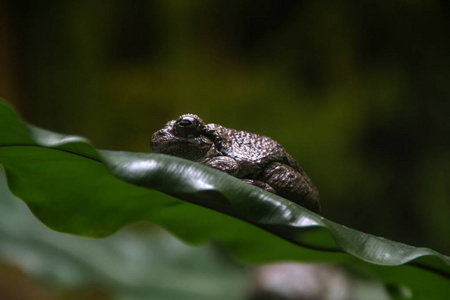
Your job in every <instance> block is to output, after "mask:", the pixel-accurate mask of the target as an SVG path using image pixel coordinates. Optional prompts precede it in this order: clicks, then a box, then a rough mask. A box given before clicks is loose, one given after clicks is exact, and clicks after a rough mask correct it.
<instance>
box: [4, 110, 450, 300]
mask: <svg viewBox="0 0 450 300" xmlns="http://www.w3.org/2000/svg"><path fill="white" fill-rule="evenodd" d="M0 164H2V165H3V166H4V167H5V170H6V174H7V178H8V184H9V187H10V189H11V191H12V192H13V193H14V194H15V195H16V196H18V197H19V198H21V199H23V200H24V201H25V202H26V203H27V205H28V206H29V208H30V209H31V210H32V212H33V213H34V214H35V215H36V217H38V218H39V219H40V220H41V221H42V222H43V223H45V224H46V225H47V226H49V227H51V228H53V229H54V230H57V231H63V232H68V233H72V234H78V235H85V236H92V237H100V236H106V235H109V234H111V233H113V232H115V231H116V230H118V229H119V228H121V227H123V226H124V225H126V224H130V223H133V222H135V221H139V220H148V221H151V222H154V223H157V224H160V225H162V226H163V227H165V228H167V229H168V230H169V231H171V232H172V233H173V234H174V235H176V236H178V237H179V238H181V239H183V240H184V241H186V242H188V243H191V244H199V243H202V242H205V241H207V240H217V241H219V242H221V243H222V244H223V245H224V246H225V247H226V248H227V250H228V251H229V252H230V253H231V254H232V255H233V256H235V257H236V258H238V259H240V260H242V261H246V262H252V263H262V262H273V261H278V260H298V261H306V262H346V263H351V264H352V265H353V266H355V267H357V268H361V269H363V270H366V271H367V272H369V273H372V274H373V275H374V276H377V277H379V278H381V279H382V280H383V281H384V282H385V283H387V284H403V285H405V286H406V287H409V288H410V289H411V290H412V291H413V294H414V296H416V297H418V298H420V297H422V296H424V295H427V296H428V297H430V295H432V296H433V297H432V298H433V299H437V298H439V297H441V298H442V297H443V296H445V295H450V258H449V257H447V256H444V255H441V254H439V253H437V252H435V251H433V250H431V249H427V248H416V247H412V246H408V245H405V244H401V243H397V242H394V241H390V240H386V239H383V238H379V237H375V236H373V235H370V234H365V233H362V232H359V231H356V230H353V229H350V228H347V227H345V226H342V225H339V224H336V223H334V222H332V221H329V220H327V219H325V218H323V217H321V216H319V215H317V214H315V213H312V212H310V211H308V210H307V209H304V208H302V207H301V206H299V205H296V204H294V203H292V202H290V201H288V200H286V199H283V198H281V197H278V196H276V195H273V194H271V193H268V192H265V191H263V190H261V189H259V188H256V187H254V186H251V185H248V184H246V183H244V182H242V181H240V180H238V179H236V178H233V177H231V176H228V175H226V174H224V173H221V172H219V171H217V170H214V169H212V168H208V167H205V166H203V165H200V164H197V163H194V162H191V161H187V160H184V159H180V158H176V157H170V156H166V155H162V154H150V153H130V152H117V151H99V150H96V149H95V148H94V147H93V146H92V145H91V144H90V143H89V142H88V141H87V140H85V139H83V138H80V137H75V136H67V135H61V134H56V133H52V132H49V131H46V130H42V129H38V128H36V127H34V126H31V125H27V124H26V123H24V122H23V121H22V120H21V119H20V118H19V117H18V116H17V114H16V113H15V112H14V111H13V110H12V109H11V108H10V107H8V106H7V105H6V104H4V103H1V104H0ZM385 266H397V267H395V268H394V267H390V268H387V267H385ZM427 280H429V283H432V284H428V281H427ZM424 299H425V298H424Z"/></svg>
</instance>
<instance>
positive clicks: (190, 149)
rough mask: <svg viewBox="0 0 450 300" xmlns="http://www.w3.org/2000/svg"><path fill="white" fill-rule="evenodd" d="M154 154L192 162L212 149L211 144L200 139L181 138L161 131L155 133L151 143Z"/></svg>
mask: <svg viewBox="0 0 450 300" xmlns="http://www.w3.org/2000/svg"><path fill="white" fill-rule="evenodd" d="M150 148H151V149H152V152H154V153H163V154H169V155H174V156H178V157H183V158H187V159H190V160H198V159H199V158H201V157H203V156H204V155H205V154H206V152H208V150H209V149H210V148H211V142H210V141H208V140H205V141H203V139H202V138H201V137H198V138H181V137H177V136H175V135H174V134H173V133H172V132H170V130H167V129H164V128H163V129H161V130H159V131H157V132H155V133H154V134H153V136H152V139H151V142H150Z"/></svg>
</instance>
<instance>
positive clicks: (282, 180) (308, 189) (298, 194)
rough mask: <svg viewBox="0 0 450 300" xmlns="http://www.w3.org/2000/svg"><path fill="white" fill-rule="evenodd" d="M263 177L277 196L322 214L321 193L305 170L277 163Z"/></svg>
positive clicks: (266, 170)
mask: <svg viewBox="0 0 450 300" xmlns="http://www.w3.org/2000/svg"><path fill="white" fill-rule="evenodd" d="M263 176H264V177H263V180H264V182H267V184H269V185H270V186H271V187H273V188H274V189H275V191H276V194H277V195H280V196H281V197H284V198H286V199H288V200H291V201H292V202H295V203H297V204H299V205H301V206H303V207H305V208H307V209H310V210H311V211H314V212H320V204H319V193H318V192H317V189H316V188H315V187H314V185H313V184H312V182H311V180H310V179H309V178H308V176H306V174H305V173H304V172H303V170H301V169H300V171H297V170H295V169H293V168H291V167H290V166H288V165H285V164H282V163H279V162H275V163H272V164H270V165H269V166H268V167H267V168H266V169H265V170H264V174H263Z"/></svg>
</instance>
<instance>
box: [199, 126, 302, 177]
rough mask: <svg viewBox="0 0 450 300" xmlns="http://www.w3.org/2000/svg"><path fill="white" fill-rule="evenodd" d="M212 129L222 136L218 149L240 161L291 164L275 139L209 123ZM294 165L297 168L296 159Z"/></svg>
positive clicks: (263, 164)
mask: <svg viewBox="0 0 450 300" xmlns="http://www.w3.org/2000/svg"><path fill="white" fill-rule="evenodd" d="M207 126H209V127H210V129H212V130H214V131H216V132H217V133H218V135H219V136H220V142H219V145H217V150H218V151H219V152H220V153H221V154H222V155H226V156H229V157H232V158H234V159H236V160H237V161H240V162H247V163H250V164H254V165H255V167H256V166H258V168H260V167H262V166H267V165H268V164H270V163H272V162H283V163H286V164H291V161H290V159H288V157H287V156H288V155H287V153H286V151H285V150H284V148H283V147H282V146H281V145H280V144H279V143H278V142H276V141H274V140H273V139H271V138H269V137H267V136H263V135H259V134H256V133H251V132H247V131H241V130H235V129H230V128H226V127H223V126H220V125H217V124H208V125H207ZM292 167H294V168H297V164H296V163H295V161H294V165H292Z"/></svg>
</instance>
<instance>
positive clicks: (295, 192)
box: [150, 114, 320, 212]
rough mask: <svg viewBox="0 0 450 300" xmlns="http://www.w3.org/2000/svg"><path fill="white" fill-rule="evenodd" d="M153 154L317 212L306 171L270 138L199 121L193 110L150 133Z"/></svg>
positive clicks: (317, 203) (318, 210)
mask: <svg viewBox="0 0 450 300" xmlns="http://www.w3.org/2000/svg"><path fill="white" fill-rule="evenodd" d="M150 147H151V149H152V151H153V152H155V153H164V154H169V155H174V156H178V157H182V158H186V159H189V160H192V161H196V162H199V163H201V164H204V165H207V166H210V167H213V168H215V169H217V170H220V171H222V172H225V173H227V174H229V175H232V176H234V177H237V178H240V179H242V180H243V181H245V182H247V183H249V184H252V185H255V186H258V187H260V188H263V189H265V190H267V191H269V192H272V193H275V194H277V195H280V196H282V197H284V198H286V199H289V200H291V201H293V202H295V203H297V204H300V205H302V206H304V207H306V208H308V209H310V210H312V211H314V212H320V204H319V193H318V192H317V189H316V188H315V187H314V185H313V184H312V182H311V180H310V179H309V178H308V176H307V175H306V173H305V172H304V171H303V170H302V169H301V168H300V167H299V166H298V164H297V162H296V161H295V160H294V159H293V158H292V156H290V155H289V154H288V153H287V152H286V150H284V148H283V147H281V145H280V144H278V143H277V142H276V141H274V140H272V139H271V138H269V137H266V136H262V135H259V134H255V133H250V132H246V131H240V130H235V129H229V128H226V127H223V126H221V125H217V124H204V123H203V120H202V119H200V118H199V117H198V116H196V115H193V114H185V115H182V116H181V117H180V118H178V120H176V121H175V120H174V121H170V122H168V123H167V124H166V126H164V128H163V129H161V130H158V131H157V132H155V133H154V134H153V136H152V140H151V143H150Z"/></svg>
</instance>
